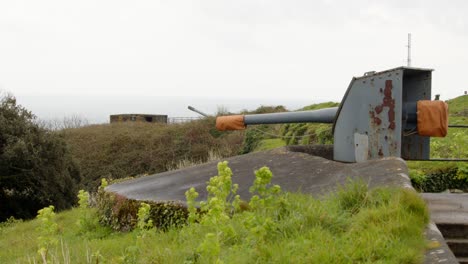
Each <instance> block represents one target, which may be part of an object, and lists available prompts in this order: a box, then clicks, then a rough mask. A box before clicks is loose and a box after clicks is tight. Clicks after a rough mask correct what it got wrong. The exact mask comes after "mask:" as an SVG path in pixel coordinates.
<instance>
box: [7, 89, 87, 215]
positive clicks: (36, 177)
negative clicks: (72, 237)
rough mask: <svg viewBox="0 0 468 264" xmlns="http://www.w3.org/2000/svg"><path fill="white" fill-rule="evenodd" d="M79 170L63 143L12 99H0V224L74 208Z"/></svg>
mask: <svg viewBox="0 0 468 264" xmlns="http://www.w3.org/2000/svg"><path fill="white" fill-rule="evenodd" d="M80 180H81V178H80V172H79V169H78V167H77V165H76V163H75V161H74V160H73V158H72V156H71V155H70V152H69V149H68V147H67V145H66V143H65V141H64V139H63V138H62V137H61V136H59V135H57V134H56V133H54V132H51V131H47V130H45V129H43V128H41V127H40V126H39V125H38V124H36V119H35V117H34V115H33V114H32V113H31V112H29V111H28V110H26V109H25V108H24V107H22V106H20V105H17V103H16V99H15V98H14V97H12V96H4V97H1V95H0V186H1V188H0V221H3V220H5V219H7V218H8V217H10V216H14V217H15V218H32V217H34V216H35V214H36V212H37V210H39V209H40V208H43V207H45V206H48V205H50V204H52V205H54V206H55V208H56V209H57V210H62V209H65V208H69V207H71V206H72V205H73V204H74V203H75V201H76V200H75V193H76V190H77V183H78V182H79V181H80Z"/></svg>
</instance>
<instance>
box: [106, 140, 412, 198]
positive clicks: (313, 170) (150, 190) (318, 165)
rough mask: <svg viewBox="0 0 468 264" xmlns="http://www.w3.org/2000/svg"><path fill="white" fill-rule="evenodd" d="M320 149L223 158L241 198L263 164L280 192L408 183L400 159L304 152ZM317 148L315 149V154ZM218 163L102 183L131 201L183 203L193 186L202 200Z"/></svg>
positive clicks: (319, 149)
mask: <svg viewBox="0 0 468 264" xmlns="http://www.w3.org/2000/svg"><path fill="white" fill-rule="evenodd" d="M327 151H329V150H327V149H323V147H320V146H319V147H317V148H314V147H311V146H307V147H304V148H300V147H294V148H287V147H284V148H278V149H274V150H269V151H264V152H256V153H250V154H246V155H240V156H236V157H232V158H228V159H226V160H227V161H228V162H229V167H230V168H231V169H232V171H233V178H232V180H233V182H234V183H237V184H239V191H238V194H240V196H241V199H244V200H248V199H249V198H250V197H251V194H250V193H249V187H250V186H251V185H252V183H253V181H254V178H255V176H254V171H255V170H257V169H259V168H261V167H263V166H267V167H269V168H270V170H271V171H272V172H273V180H272V183H274V184H279V185H280V186H281V188H282V189H283V190H285V191H290V192H297V191H299V192H303V193H308V194H312V195H314V196H319V195H322V194H326V193H329V192H330V191H332V190H334V189H335V188H336V187H337V186H338V185H343V184H345V183H346V181H347V179H348V178H349V179H360V180H363V181H364V182H366V183H367V184H368V185H369V186H370V187H371V188H373V187H375V186H411V184H410V180H409V178H408V176H407V167H406V163H405V161H403V160H402V159H400V158H384V159H381V160H373V161H367V162H363V163H349V164H346V163H340V162H335V161H331V160H328V159H325V158H322V157H318V156H313V155H310V154H309V153H314V154H320V153H322V154H323V153H324V154H325V155H327ZM317 152H320V153H317ZM217 163H218V162H217V161H214V162H210V163H206V164H202V165H198V166H194V167H190V168H185V169H180V170H175V171H169V172H164V173H159V174H155V175H151V176H146V177H141V178H136V179H131V180H128V181H125V182H121V183H117V184H113V185H110V186H108V187H107V189H106V190H107V191H111V192H115V193H118V194H120V195H123V196H125V197H127V198H130V199H136V200H150V201H177V202H182V203H184V201H185V195H184V193H185V191H186V190H188V189H189V188H191V187H195V188H196V190H197V191H198V192H199V193H200V197H199V199H206V196H207V193H206V188H205V187H206V182H207V181H208V180H209V179H210V177H212V176H214V175H217Z"/></svg>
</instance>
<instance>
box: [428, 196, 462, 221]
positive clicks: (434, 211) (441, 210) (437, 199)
mask: <svg viewBox="0 0 468 264" xmlns="http://www.w3.org/2000/svg"><path fill="white" fill-rule="evenodd" d="M421 195H422V197H423V199H424V200H425V201H426V203H427V205H428V207H429V210H430V211H431V219H432V220H433V221H434V222H435V223H436V224H439V223H443V224H468V193H423V194H421Z"/></svg>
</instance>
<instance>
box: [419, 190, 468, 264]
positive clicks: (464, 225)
mask: <svg viewBox="0 0 468 264" xmlns="http://www.w3.org/2000/svg"><path fill="white" fill-rule="evenodd" d="M421 195H422V197H423V199H424V200H425V201H426V203H427V205H428V207H429V210H430V212H431V220H432V221H433V222H434V223H435V224H436V225H437V228H438V229H439V230H440V231H441V235H443V237H444V240H445V241H444V242H445V243H446V244H447V245H448V247H449V248H450V250H451V252H453V254H454V255H455V256H456V257H457V259H458V262H459V263H468V193H423V194H421ZM439 252H441V251H440V250H439ZM433 255H434V256H435V255H436V254H433ZM443 259H445V258H443ZM433 263H437V262H433ZM449 263H451V262H449ZM454 263H457V262H454Z"/></svg>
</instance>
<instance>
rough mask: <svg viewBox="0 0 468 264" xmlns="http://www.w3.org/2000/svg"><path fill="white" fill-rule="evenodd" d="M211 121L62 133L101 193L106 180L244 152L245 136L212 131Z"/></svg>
mask: <svg viewBox="0 0 468 264" xmlns="http://www.w3.org/2000/svg"><path fill="white" fill-rule="evenodd" d="M214 128H215V124H214V120H213V119H210V118H206V119H202V120H198V121H193V122H190V123H183V124H171V125H166V124H153V123H114V124H104V125H92V126H87V127H81V128H74V129H66V130H62V131H61V133H62V134H63V135H64V138H65V140H66V141H67V143H68V144H69V146H70V150H71V152H72V155H73V157H74V158H75V159H76V160H77V162H78V164H79V167H80V171H81V174H82V176H83V182H82V184H83V187H84V188H85V189H86V190H87V191H90V192H93V191H95V190H96V188H97V186H99V181H100V179H101V178H103V177H105V178H108V179H121V178H127V177H131V176H136V175H142V174H152V173H159V172H164V171H167V170H170V169H173V168H176V167H177V166H178V165H179V163H181V162H182V161H188V163H193V164H196V163H201V162H206V161H207V160H208V159H209V157H210V154H212V153H215V154H218V153H222V154H223V155H224V156H223V157H226V156H232V155H235V154H237V153H238V152H239V149H240V147H241V144H242V134H241V133H239V132H220V133H217V132H215V131H213V130H214Z"/></svg>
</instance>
